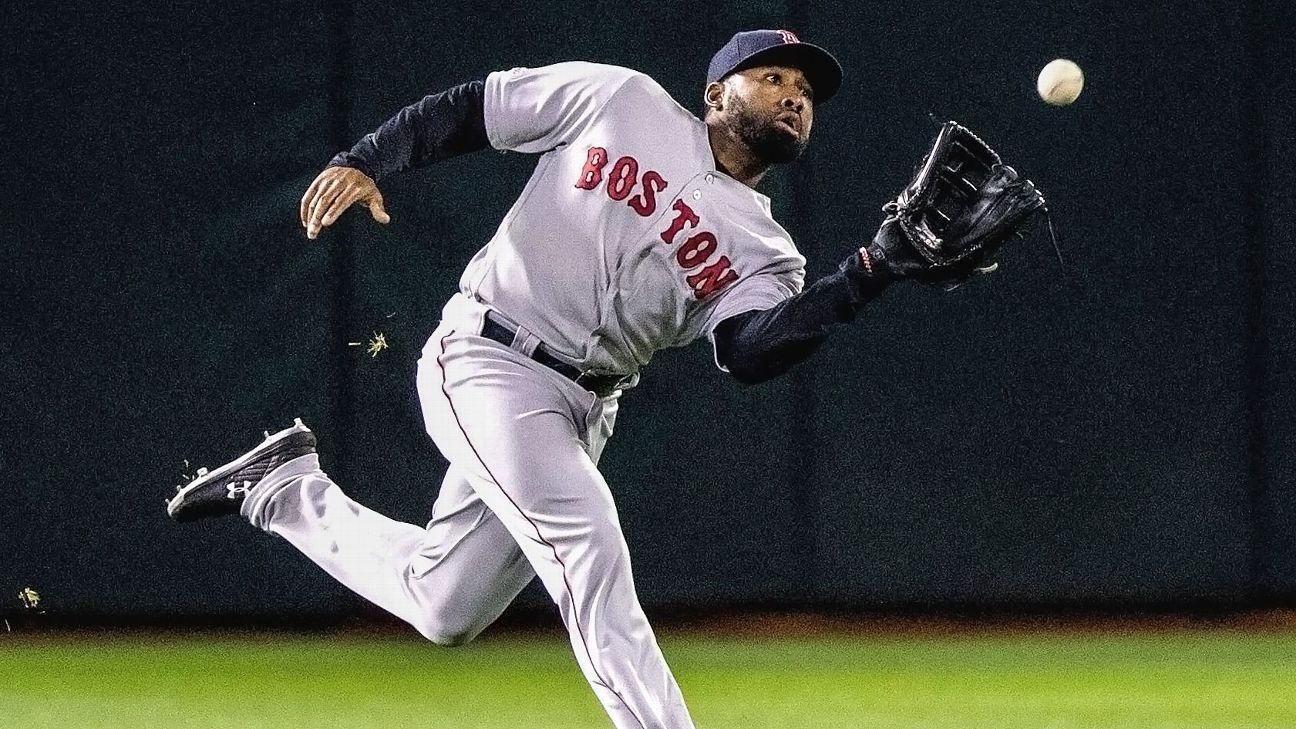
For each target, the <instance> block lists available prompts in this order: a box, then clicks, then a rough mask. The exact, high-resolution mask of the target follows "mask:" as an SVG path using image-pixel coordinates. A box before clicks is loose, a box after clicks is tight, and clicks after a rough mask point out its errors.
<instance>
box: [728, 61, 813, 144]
mask: <svg viewBox="0 0 1296 729" xmlns="http://www.w3.org/2000/svg"><path fill="white" fill-rule="evenodd" d="M726 82H727V83H726V86H728V88H729V93H728V94H726V97H727V100H726V103H727V107H726V109H725V111H726V112H727V114H726V116H727V117H728V120H729V123H730V125H731V127H732V128H733V130H734V132H735V133H736V134H737V135H738V138H739V139H741V140H742V141H743V142H744V143H746V144H747V146H748V147H750V148H751V150H752V152H753V153H754V154H755V155H756V156H757V157H758V158H760V159H761V160H762V161H764V162H767V163H770V164H777V163H782V162H791V161H792V160H794V159H796V158H797V157H799V156H801V153H802V152H803V151H805V148H806V145H807V144H809V143H810V129H811V127H812V126H814V90H813V89H811V88H810V82H809V81H808V80H807V79H806V77H805V74H804V73H802V72H801V70H800V69H797V68H792V67H790V66H757V67H755V68H749V69H746V70H743V71H739V72H738V73H735V74H733V75H731V76H730V77H729V78H728V79H726Z"/></svg>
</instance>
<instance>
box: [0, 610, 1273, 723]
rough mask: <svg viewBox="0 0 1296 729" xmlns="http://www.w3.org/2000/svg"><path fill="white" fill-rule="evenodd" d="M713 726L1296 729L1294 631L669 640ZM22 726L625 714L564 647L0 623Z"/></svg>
mask: <svg viewBox="0 0 1296 729" xmlns="http://www.w3.org/2000/svg"><path fill="white" fill-rule="evenodd" d="M662 646H663V649H664V650H665V652H666V654H667V657H668V658H669V659H670V661H671V664H672V666H673V667H674V669H675V673H676V676H677V677H678V678H679V681H680V684H681V685H682V686H683V689H684V693H685V696H686V697H687V698H688V700H689V704H690V707H691V709H692V711H693V716H694V718H695V720H696V721H697V724H698V726H699V728H700V729H765V728H767V727H768V728H769V729H801V728H806V729H808V728H810V727H815V728H819V729H828V728H829V727H833V728H836V727H841V728H843V729H845V728H850V729H857V728H862V727H872V728H876V729H919V728H921V729H944V728H948V729H956V728H957V729H972V728H981V727H984V728H987V729H990V728H995V729H1001V728H1002V729H1018V728H1022V729H1025V728H1028V727H1029V728H1030V729H1073V728H1076V729H1078V728H1081V727H1086V728H1087V727H1094V728H1098V727H1102V728H1104V729H1116V728H1129V729H1134V728H1137V729H1153V728H1157V729H1206V728H1208V727H1209V728H1210V729H1293V728H1294V727H1296V635H1292V634H1261V633H1256V634H1252V633H1246V632H1232V631H1222V630H1221V631H1216V632H1209V631H1194V632H1181V633H1144V634H1134V635H1113V634H1106V633H1097V632H1095V633H1064V634H1021V633H1017V634H980V635H977V634H969V635H961V636H952V637H951V636H943V637H942V636H921V635H918V636H914V635H909V636H904V637H880V636H876V635H874V636H851V635H846V634H843V635H826V636H818V637H814V638H807V639H792V638H773V639H760V640H757V639H748V638H705V637H697V636H692V635H690V636H685V635H669V634H668V635H666V636H664V637H663V639H662ZM0 657H2V658H3V664H0V716H2V717H3V719H4V722H5V726H6V727H12V728H14V729H43V728H44V727H67V728H69V729H81V728H89V727H121V728H122V729H151V728H153V727H157V728H158V729H163V728H165V729H180V728H185V727H193V728H199V727H201V728H203V729H207V728H216V727H219V728H222V729H257V728H259V727H265V728H266V729H270V728H273V729H281V728H287V727H300V728H301V729H328V728H333V727H336V728H338V729H341V728H342V727H346V728H347V729H356V728H373V729H398V728H404V727H410V728H411V729H413V728H414V727H418V728H419V729H440V728H443V727H444V728H457V727H463V728H465V729H496V728H498V729H582V728H584V727H598V728H599V729H606V728H607V727H609V726H610V724H609V723H608V721H607V719H606V718H605V717H604V715H603V713H602V711H601V709H600V708H599V706H598V705H597V704H596V702H595V701H594V698H593V694H592V693H591V692H590V690H589V688H588V687H587V686H586V684H585V682H584V680H583V679H582V678H581V675H580V673H579V672H578V670H577V668H576V666H575V663H574V661H573V659H572V658H571V656H570V654H569V652H568V648H567V645H566V643H565V642H563V641H562V640H561V639H560V637H559V636H558V635H557V634H555V635H554V637H553V638H548V637H517V636H510V635H494V636H492V635H490V634H488V635H487V636H486V637H485V638H483V639H480V640H479V641H477V642H475V643H473V644H471V645H469V646H466V647H463V648H453V649H447V648H437V647H435V646H432V645H431V644H428V643H423V642H420V641H418V640H415V639H413V638H408V639H405V638H400V637H386V638H365V637H359V636H352V635H342V636H330V635H323V636H318V637H300V636H291V637H285V636H283V635H280V634H267V635H264V636H242V637H212V636H198V637H185V636H176V635H174V634H167V635H163V636H149V635H143V634H129V635H123V636H117V637H106V636H104V635H102V634H94V635H88V634H87V635H80V636H73V637H60V636H51V635H48V634H46V635H27V636H23V635H20V634H17V633H14V634H8V635H6V634H0Z"/></svg>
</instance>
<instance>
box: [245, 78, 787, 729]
mask: <svg viewBox="0 0 1296 729" xmlns="http://www.w3.org/2000/svg"><path fill="white" fill-rule="evenodd" d="M484 120H485V128H486V132H487V135H488V138H489V142H490V144H491V145H492V146H494V147H495V148H497V149H501V150H515V151H520V152H531V153H539V154H540V155H541V156H540V158H539V162H538V164H537V166H536V169H535V172H534V174H533V175H532V176H531V179H530V181H529V182H528V183H527V185H526V188H525V190H524V191H523V192H522V194H521V196H520V197H519V198H518V200H517V202H516V203H515V204H514V205H513V207H512V209H511V210H510V211H509V213H508V215H507V216H506V217H505V219H504V221H503V222H502V223H501V225H500V226H499V229H498V230H497V231H496V233H495V235H494V237H493V238H492V239H491V241H490V242H489V243H488V244H487V245H486V246H485V247H484V248H483V249H482V250H481V251H480V252H479V253H478V254H477V256H476V257H475V258H473V260H472V262H471V263H470V264H469V265H468V267H467V270H466V271H465V272H464V274H463V277H462V279H461V281H460V291H459V293H458V294H456V295H455V296H454V297H453V298H452V299H451V300H450V301H449V303H448V304H447V305H446V306H445V309H444V311H443V318H442V321H441V323H440V326H438V327H437V329H436V331H435V332H433V334H432V336H431V338H430V339H429V340H428V342H427V345H426V346H425V347H424V349H423V356H422V358H421V360H420V361H419V369H418V380H417V384H418V392H419V397H420V400H421V403H422V408H423V415H424V419H425V423H426V427H427V430H428V432H429V434H431V436H432V438H433V440H434V441H435V442H436V444H437V446H438V448H440V450H441V452H442V453H443V454H444V455H445V456H446V458H447V459H449V461H450V463H451V466H450V469H449V471H448V472H447V474H446V476H445V480H444V482H443V484H442V487H441V491H440V494H439V496H438V498H437V501H436V505H435V507H434V509H433V517H432V521H431V522H430V523H429V524H428V525H427V527H426V528H423V527H418V526H415V525H411V524H405V523H401V522H397V521H394V520H391V519H388V518H387V517H384V516H382V515H379V514H377V513H375V512H373V511H371V510H368V509H366V508H365V507H363V506H361V505H359V504H357V503H355V502H354V501H352V500H350V499H349V498H348V497H347V496H346V495H345V494H343V492H342V491H341V489H339V488H338V486H337V485H336V484H335V483H333V482H332V481H331V480H330V479H329V478H328V476H327V475H325V474H324V472H323V471H321V470H320V468H319V462H318V459H317V458H316V456H314V455H309V456H303V457H301V458H298V459H296V460H295V461H292V462H291V463H289V464H288V465H286V466H283V467H281V468H280V469H279V470H277V471H276V472H275V473H273V474H271V475H270V476H269V477H267V479H266V480H265V481H264V482H263V483H262V484H261V485H260V486H258V487H257V488H256V489H254V491H253V493H252V494H251V495H250V496H249V497H248V498H247V500H246V501H245V502H244V504H243V507H242V508H243V514H244V515H245V516H247V517H248V518H249V519H250V520H251V521H252V523H254V524H256V525H257V526H259V527H261V528H262V529H265V530H266V531H268V532H271V533H274V534H278V535H280V536H282V537H284V538H285V539H287V540H288V541H289V542H291V543H292V544H293V545H295V546H296V547H297V548H298V549H300V550H301V551H302V552H303V553H305V554H306V555H307V556H309V557H310V558H311V559H312V560H314V561H315V562H316V563H317V564H319V565H320V566H321V567H323V568H324V569H325V570H327V571H328V572H329V573H330V574H331V575H333V576H334V577H336V578H337V579H338V580H340V581H341V582H342V583H343V584H345V585H347V586H348V587H350V588H351V589H353V590H355V591H356V592H357V593H359V594H360V595H363V596H364V597H365V598H367V599H369V600H371V601H373V602H374V603H376V604H377V605H379V606H381V607H383V608H385V609H387V610H388V611H390V612H391V613H393V614H394V615H397V616H398V617H400V618H402V619H403V620H405V621H407V622H409V623H410V624H411V625H413V626H415V627H416V628H417V629H418V630H419V631H420V632H422V633H423V634H424V635H425V636H427V637H428V638H430V639H432V640H434V641H437V642H438V643H444V644H457V643H461V642H464V641H466V640H469V639H471V638H472V637H473V636H475V635H476V634H477V633H478V632H480V631H481V630H482V629H484V628H485V627H486V626H487V625H489V624H490V623H491V622H492V621H493V620H494V619H495V618H496V617H498V616H499V614H500V613H501V612H502V611H503V610H504V608H505V607H506V606H507V605H508V604H509V602H510V601H511V600H512V599H513V598H514V597H515V596H516V595H517V593H518V592H519V591H520V590H521V589H522V588H523V587H524V586H525V585H526V584H527V582H528V581H529V580H530V579H531V578H532V576H533V575H539V577H540V579H541V580H542V581H543V583H544V586H545V588H546V589H547V591H548V593H549V595H550V596H551V597H552V598H553V600H554V601H555V603H556V604H557V605H558V606H559V608H560V611H561V614H562V617H563V620H564V622H565V623H566V626H567V629H568V631H569V633H570V638H571V642H572V646H573V649H574V652H575V655H576V659H577V661H578V662H579V664H580V667H581V669H582V671H583V672H584V674H585V676H586V678H587V679H588V680H589V683H590V685H591V686H592V687H593V689H594V692H595V693H596V694H597V696H598V698H599V700H600V701H601V702H602V703H603V705H604V707H605V708H606V709H607V712H608V714H609V715H610V716H611V717H612V721H613V723H614V724H615V725H616V726H617V727H619V728H620V729H632V728H633V729H650V728H651V729H658V728H662V729H665V728H670V729H679V728H681V727H691V726H693V724H692V721H691V719H690V718H689V715H688V711H687V709H686V708H685V705H684V701H683V698H682V696H681V695H680V691H679V688H678V686H677V685H676V682H675V679H674V678H673V677H672V675H671V673H670V670H669V668H668V667H667V665H666V662H665V660H664V658H663V657H662V654H661V651H660V650H659V649H658V647H657V643H656V640H655V638H654V636H653V632H652V629H651V628H650V626H649V624H648V621H647V619H646V618H645V616H644V613H643V610H642V609H641V607H640V604H639V600H638V597H637V595H636V593H635V587H634V581H633V578H632V575H631V568H630V557H629V554H628V552H627V548H626V543H625V539H624V537H623V535H622V532H621V527H620V524H619V522H618V518H617V513H616V507H615V505H614V503H613V499H612V494H611V492H610V491H609V489H608V486H607V483H606V482H605V481H604V480H603V476H602V475H601V474H600V473H599V471H598V469H597V467H596V466H597V463H598V459H599V455H600V453H601V452H602V450H603V447H604V445H605V444H606V442H607V439H608V437H609V436H610V435H611V433H612V428H613V424H614V421H615V418H616V414H617V406H618V399H619V395H620V391H621V390H622V389H624V388H626V387H629V386H631V385H633V383H634V381H635V376H636V375H637V373H638V371H639V369H640V368H641V367H642V366H643V365H644V364H646V363H647V362H648V360H649V359H650V358H651V357H652V355H653V353H654V352H655V351H657V350H659V349H662V348H666V347H673V346H680V345H685V344H688V343H689V342H692V341H694V340H696V339H698V338H700V337H702V336H704V335H707V334H709V333H711V332H712V330H713V329H714V327H715V326H716V325H717V324H718V323H719V322H721V321H722V320H724V319H726V318H728V317H730V316H733V315H735V314H739V313H742V312H746V311H752V310H759V309H768V308H769V307H771V306H774V305H775V304H778V303H779V302H780V301H783V300H785V299H787V298H788V297H790V296H792V295H793V294H795V293H797V292H798V291H800V290H801V288H802V281H803V275H804V259H803V258H802V257H801V256H800V254H799V253H798V252H797V250H796V248H795V246H794V245H793V244H792V242H791V240H790V238H789V236H788V234H787V233H786V231H784V230H783V228H781V227H780V226H779V225H778V224H777V223H776V222H774V220H773V219H772V218H771V216H770V205H769V199H768V198H766V197H765V196H763V195H761V194H760V193H757V192H755V191H754V190H752V189H751V188H749V187H747V186H745V185H743V184H741V183H739V182H737V181H735V180H734V179H732V178H730V177H729V176H727V175H725V174H723V173H722V172H719V171H717V170H716V166H715V162H714V159H713V156H712V151H711V148H710V145H709V142H708V137H707V129H706V126H705V124H703V122H701V121H700V120H698V119H697V118H696V117H694V116H693V115H692V114H691V113H689V112H688V111H687V110H685V109H684V108H682V107H681V106H679V105H678V104H677V103H676V102H675V101H674V100H672V99H671V97H670V96H669V95H668V94H667V93H666V92H665V91H664V90H663V89H662V88H661V87H660V86H658V85H657V84H656V83H655V82H654V81H652V80H651V79H650V78H648V77H647V76H644V75H643V74H640V73H636V72H634V71H630V70H627V69H624V68H617V67H613V66H604V65H596V64H591V63H562V64H557V65H554V66H549V67H546V68H538V69H514V70H512V71H506V72H497V73H493V74H491V75H490V76H489V77H488V78H487V79H486V83H485V96H484ZM489 327H493V328H494V329H493V331H496V332H498V331H500V330H501V329H502V330H504V331H508V332H512V335H511V337H507V338H506V339H508V340H509V341H508V342H507V343H501V342H500V341H498V340H499V339H500V337H498V336H495V337H493V338H492V337H487V336H483V333H484V332H486V331H487V329H488V328H489ZM538 352H544V353H547V356H548V357H549V358H550V359H552V360H556V361H557V362H559V363H561V364H563V365H565V366H568V367H572V368H575V369H577V370H580V371H582V372H587V373H591V374H592V375H601V376H604V379H603V381H605V382H606V381H612V382H614V383H615V386H614V387H608V388H606V389H603V390H602V391H599V392H591V391H590V390H588V389H586V388H585V387H583V386H582V385H581V384H578V383H577V381H573V379H571V378H570V377H566V376H564V375H563V374H560V372H559V371H558V370H557V369H555V367H553V366H547V365H546V364H542V363H541V361H537V359H538V358H537V354H538Z"/></svg>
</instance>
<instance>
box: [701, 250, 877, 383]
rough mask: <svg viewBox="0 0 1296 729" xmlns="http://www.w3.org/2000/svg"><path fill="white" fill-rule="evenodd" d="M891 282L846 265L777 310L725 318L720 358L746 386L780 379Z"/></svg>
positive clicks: (719, 331) (718, 338) (718, 337)
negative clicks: (836, 326)
mask: <svg viewBox="0 0 1296 729" xmlns="http://www.w3.org/2000/svg"><path fill="white" fill-rule="evenodd" d="M889 283H890V279H887V278H884V277H880V276H870V275H868V274H866V273H864V272H863V271H861V270H860V269H859V268H858V266H856V265H852V264H847V265H844V266H843V267H842V269H841V270H839V271H837V272H836V273H834V274H832V275H830V276H825V277H823V278H821V279H819V280H818V281H815V282H814V283H813V284H811V285H810V286H809V287H807V288H806V289H805V290H804V291H802V292H801V293H799V294H797V295H795V296H793V297H791V298H788V299H785V300H784V301H782V302H780V303H779V304H777V305H776V306H774V307H772V308H769V309H765V310H763V311H748V312H744V313H742V314H738V315H737V316H732V317H729V318H728V319H725V320H724V321H722V322H720V324H719V325H718V326H717V327H716V328H715V332H714V333H713V337H714V340H715V351H716V361H718V362H719V363H720V364H721V365H723V366H724V367H725V368H726V369H728V370H729V373H730V374H732V375H733V376H734V377H735V378H736V379H737V380H738V381H739V382H742V383H744V384H748V385H752V384H756V383H758V382H764V381H765V380H768V379H771V378H773V377H777V376H778V375H781V374H783V373H784V372H786V371H788V370H789V369H791V367H792V366H793V365H795V364H797V363H798V362H801V361H803V360H805V359H806V358H807V357H809V356H810V355H811V354H813V353H814V351H815V350H816V349H818V348H819V345H821V344H823V342H824V340H826V339H827V338H828V333H829V331H830V330H831V328H832V326H833V325H835V324H845V323H847V322H850V321H853V320H854V319H855V315H856V313H857V312H858V311H859V310H860V309H861V308H863V306H864V304H866V303H868V302H869V301H872V300H873V299H875V298H877V297H878V295H880V294H881V293H882V291H883V290H884V289H885V288H886V287H887V285H888V284H889Z"/></svg>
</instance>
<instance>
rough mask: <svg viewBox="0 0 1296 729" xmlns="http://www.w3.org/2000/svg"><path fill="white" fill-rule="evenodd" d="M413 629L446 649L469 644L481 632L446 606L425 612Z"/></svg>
mask: <svg viewBox="0 0 1296 729" xmlns="http://www.w3.org/2000/svg"><path fill="white" fill-rule="evenodd" d="M414 627H415V629H417V630H418V632H419V633H420V634H421V635H422V636H423V637H424V638H427V639H428V640H430V641H432V642H433V643H435V644H437V645H439V646H443V647H446V648H453V647H456V646H461V645H465V644H467V643H470V642H472V639H473V638H476V637H477V634H478V633H480V632H481V629H480V628H478V627H477V626H476V625H474V624H473V623H472V622H471V621H470V620H467V619H465V618H464V617H463V616H460V615H457V614H456V613H455V611H454V610H453V609H450V608H448V606H436V607H435V608H433V609H431V610H429V611H427V612H426V613H424V615H423V617H422V619H421V620H420V621H419V622H418V624H416V625H415V626H414Z"/></svg>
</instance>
